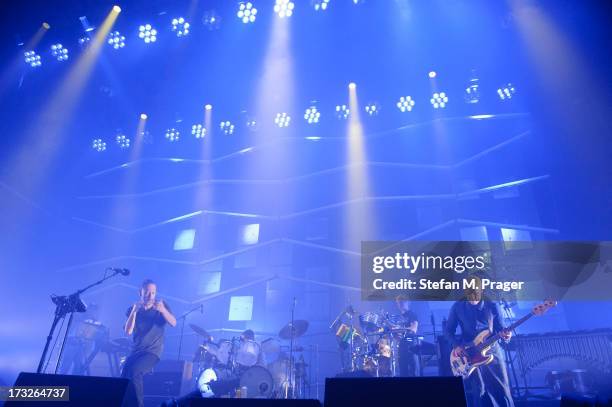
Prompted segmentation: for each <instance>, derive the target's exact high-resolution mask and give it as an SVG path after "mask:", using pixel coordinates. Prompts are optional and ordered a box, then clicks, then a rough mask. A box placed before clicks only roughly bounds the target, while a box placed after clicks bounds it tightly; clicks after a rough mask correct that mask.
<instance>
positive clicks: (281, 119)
mask: <svg viewBox="0 0 612 407" xmlns="http://www.w3.org/2000/svg"><path fill="white" fill-rule="evenodd" d="M290 122H291V116H289V115H288V114H287V113H285V112H282V113H277V114H276V118H275V119H274V123H275V124H276V125H277V126H278V127H281V128H283V127H288V126H289V123H290Z"/></svg>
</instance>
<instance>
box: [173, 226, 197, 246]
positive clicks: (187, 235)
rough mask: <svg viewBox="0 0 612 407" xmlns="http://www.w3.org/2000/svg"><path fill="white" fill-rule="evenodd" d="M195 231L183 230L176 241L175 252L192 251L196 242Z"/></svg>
mask: <svg viewBox="0 0 612 407" xmlns="http://www.w3.org/2000/svg"><path fill="white" fill-rule="evenodd" d="M195 233H196V231H195V229H185V230H181V231H180V232H179V233H178V235H176V238H175V239H174V250H191V249H193V242H194V240H195Z"/></svg>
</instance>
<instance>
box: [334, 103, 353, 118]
mask: <svg viewBox="0 0 612 407" xmlns="http://www.w3.org/2000/svg"><path fill="white" fill-rule="evenodd" d="M350 114H351V111H350V109H349V108H348V106H347V105H337V106H336V112H335V116H336V118H337V119H339V120H346V119H348V117H349V115H350Z"/></svg>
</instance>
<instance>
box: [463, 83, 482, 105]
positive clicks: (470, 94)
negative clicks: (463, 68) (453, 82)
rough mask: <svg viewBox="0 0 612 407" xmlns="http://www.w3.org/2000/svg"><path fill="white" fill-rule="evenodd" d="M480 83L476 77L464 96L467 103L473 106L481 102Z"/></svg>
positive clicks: (469, 84)
mask: <svg viewBox="0 0 612 407" xmlns="http://www.w3.org/2000/svg"><path fill="white" fill-rule="evenodd" d="M478 82H479V81H478V78H476V77H474V78H472V79H470V80H469V82H468V84H467V87H466V88H465V95H464V97H465V102H466V103H469V104H472V105H473V104H476V103H478V102H480V85H479V84H478Z"/></svg>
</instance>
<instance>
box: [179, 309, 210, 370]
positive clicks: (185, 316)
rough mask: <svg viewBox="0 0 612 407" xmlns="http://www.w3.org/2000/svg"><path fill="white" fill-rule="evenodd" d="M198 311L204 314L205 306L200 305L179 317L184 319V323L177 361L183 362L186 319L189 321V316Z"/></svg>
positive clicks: (182, 324)
mask: <svg viewBox="0 0 612 407" xmlns="http://www.w3.org/2000/svg"><path fill="white" fill-rule="evenodd" d="M197 310H200V311H201V312H202V313H204V304H200V305H198V306H197V307H195V308H192V309H190V310H189V311H187V312H185V313H184V314H183V315H181V316H180V317H179V319H182V321H181V338H180V340H179V350H178V358H177V359H176V360H181V350H182V348H183V333H184V332H185V319H187V315H189V314H191V313H192V312H195V311H197Z"/></svg>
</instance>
